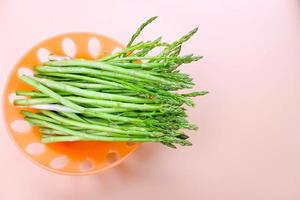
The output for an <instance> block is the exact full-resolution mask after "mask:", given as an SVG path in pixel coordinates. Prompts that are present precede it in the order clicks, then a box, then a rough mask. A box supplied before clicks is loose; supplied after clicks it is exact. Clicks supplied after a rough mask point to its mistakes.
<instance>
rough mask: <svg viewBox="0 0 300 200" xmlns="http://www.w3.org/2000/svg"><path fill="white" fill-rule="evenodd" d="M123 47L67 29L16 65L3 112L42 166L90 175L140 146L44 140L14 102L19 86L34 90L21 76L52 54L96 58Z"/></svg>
mask: <svg viewBox="0 0 300 200" xmlns="http://www.w3.org/2000/svg"><path fill="white" fill-rule="evenodd" d="M120 48H122V45H121V44H120V43H119V42H116V41H115V40H112V39H110V38H108V37H105V36H103V35H98V34H94V33H67V34H62V35H58V36H55V37H52V38H49V39H47V40H45V41H43V42H41V43H39V44H38V45H36V46H34V47H33V48H32V49H30V50H29V51H28V52H27V53H26V54H25V55H24V56H23V57H22V58H21V59H20V60H19V62H18V63H17V64H16V65H15V66H14V68H13V70H12V72H11V74H10V75H9V77H8V81H7V84H6V87H5V89H4V96H3V98H4V99H3V102H4V105H3V115H4V120H5V124H6V125H7V129H8V132H9V134H10V136H11V138H12V139H13V141H14V142H15V144H16V145H17V146H18V147H19V149H20V150H21V151H22V152H23V153H24V154H25V155H26V156H27V157H28V158H30V159H31V160H32V161H34V162H35V163H37V164H38V165H39V166H41V167H43V168H45V169H47V170H50V171H52V172H56V173H60V174H66V175H87V174H93V173H96V172H99V171H102V170H104V169H108V168H111V167H113V166H115V165H117V164H118V163H120V162H121V161H123V160H124V159H125V158H126V157H127V156H128V155H129V154H130V153H132V152H133V151H134V150H135V149H136V148H137V147H138V144H136V143H128V142H62V143H52V144H42V143H41V142H40V137H41V136H40V134H39V132H38V129H37V128H36V127H31V126H30V125H29V124H28V123H27V122H26V121H24V120H23V117H22V116H21V114H20V111H21V110H22V109H24V108H20V107H16V106H14V105H13V100H14V99H15V98H20V97H18V96H16V95H15V91H17V90H30V89H32V88H31V87H30V86H28V85H26V84H25V83H23V82H22V81H20V80H19V76H20V75H22V74H31V73H33V67H34V66H36V65H40V64H41V63H42V62H44V61H46V60H47V58H48V56H49V54H50V53H52V54H55V55H62V56H63V55H66V56H71V57H76V58H85V59H95V58H98V57H102V56H105V55H108V54H111V53H112V52H113V51H114V50H116V49H120Z"/></svg>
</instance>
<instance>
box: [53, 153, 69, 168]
mask: <svg viewBox="0 0 300 200" xmlns="http://www.w3.org/2000/svg"><path fill="white" fill-rule="evenodd" d="M67 162H68V158H67V156H58V157H56V158H54V159H53V160H52V161H51V163H50V165H51V167H52V168H53V169H61V168H63V167H64V166H66V164H67Z"/></svg>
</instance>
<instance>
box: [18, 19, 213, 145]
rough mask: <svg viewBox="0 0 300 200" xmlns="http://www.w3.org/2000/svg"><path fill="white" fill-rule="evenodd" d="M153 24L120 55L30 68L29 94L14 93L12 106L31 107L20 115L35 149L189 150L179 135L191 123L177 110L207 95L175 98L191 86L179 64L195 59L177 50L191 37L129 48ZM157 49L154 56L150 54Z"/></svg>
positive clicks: (184, 139) (158, 40)
mask: <svg viewBox="0 0 300 200" xmlns="http://www.w3.org/2000/svg"><path fill="white" fill-rule="evenodd" d="M156 18H157V17H152V18H150V19H148V20H147V21H146V22H144V23H143V24H142V25H141V26H140V27H139V28H138V29H137V31H136V32H135V33H134V34H133V36H132V37H131V39H130V41H129V42H128V44H127V46H126V48H124V49H123V50H121V51H120V52H117V53H114V54H112V55H109V56H106V57H103V58H101V59H99V60H86V59H65V60H63V59H58V60H55V57H53V58H52V59H51V61H49V62H45V63H43V65H41V66H36V67H35V75H34V76H33V77H29V76H26V75H22V76H21V77H20V79H21V80H22V81H24V82H25V83H27V84H28V85H30V86H31V87H33V89H34V90H32V91H16V94H17V95H22V96H26V97H27V98H26V99H17V100H15V101H14V104H15V105H16V106H28V107H31V108H38V109H37V110H38V112H34V113H33V112H29V111H22V114H23V115H24V117H25V119H26V120H27V121H28V122H30V123H31V124H32V125H34V126H38V127H39V130H40V133H41V134H42V142H44V143H52V142H71V141H110V142H114V141H118V142H120V141H133V142H160V143H162V144H164V145H166V146H168V147H172V148H175V147H176V146H175V145H176V144H179V145H182V146H189V145H191V143H190V142H189V141H188V140H187V139H188V138H189V137H188V136H187V135H185V134H184V132H183V129H190V130H196V129H197V126H196V125H194V124H190V123H189V122H188V120H187V113H186V110H185V108H184V105H187V106H194V102H193V100H192V98H193V97H197V96H203V95H205V94H207V93H208V91H205V90H204V91H192V92H188V93H182V92H180V91H178V90H180V89H191V88H193V87H194V85H195V83H194V82H193V80H192V78H191V77H190V76H189V75H188V74H184V73H181V72H180V71H179V70H178V69H177V68H178V67H179V66H180V65H183V64H187V63H191V62H194V61H197V60H199V59H201V58H202V57H201V56H196V55H193V54H188V55H183V56H182V55H180V52H181V48H182V46H183V44H184V42H186V41H187V40H189V39H190V38H191V37H192V36H193V35H194V34H195V33H196V32H197V30H198V28H195V29H193V30H191V31H190V32H188V33H187V34H186V35H184V36H182V37H180V38H179V39H178V40H176V41H174V42H171V43H166V42H163V41H162V37H158V38H156V39H154V40H153V41H151V40H150V41H145V42H144V41H141V42H137V43H135V41H136V40H137V38H138V36H139V35H140V34H141V32H142V30H143V29H144V28H145V27H146V26H147V25H149V24H150V23H151V22H152V21H154V20H155V19H156ZM158 48H161V49H162V50H161V51H160V52H159V53H157V54H156V55H153V54H152V55H151V56H149V54H151V53H152V51H153V50H156V49H158Z"/></svg>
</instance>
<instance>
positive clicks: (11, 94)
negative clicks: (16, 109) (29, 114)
mask: <svg viewBox="0 0 300 200" xmlns="http://www.w3.org/2000/svg"><path fill="white" fill-rule="evenodd" d="M16 99H26V97H25V96H19V95H16V93H10V94H9V95H8V101H9V102H10V103H11V104H13V103H14V100H16Z"/></svg>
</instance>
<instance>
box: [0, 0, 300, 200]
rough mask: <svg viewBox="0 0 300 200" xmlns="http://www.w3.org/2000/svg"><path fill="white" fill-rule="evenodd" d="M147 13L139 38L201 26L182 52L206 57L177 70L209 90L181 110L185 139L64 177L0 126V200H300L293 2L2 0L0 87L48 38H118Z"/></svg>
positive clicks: (298, 64) (296, 5) (299, 38)
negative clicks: (188, 124)
mask: <svg viewBox="0 0 300 200" xmlns="http://www.w3.org/2000/svg"><path fill="white" fill-rule="evenodd" d="M79 2H84V3H79ZM153 15H159V17H160V18H159V19H158V20H157V22H156V23H155V24H153V25H152V27H149V28H148V29H147V31H146V32H145V33H144V35H143V37H144V38H154V37H156V36H159V35H163V36H165V38H167V39H168V40H171V39H176V38H177V37H179V36H180V35H182V34H183V33H185V32H186V31H188V30H190V29H191V28H193V27H195V26H199V33H198V34H197V35H196V36H195V37H194V38H193V39H192V41H191V42H189V43H188V44H187V45H186V48H185V51H186V52H195V53H198V54H201V55H204V56H205V59H204V60H202V61H200V62H198V63H195V64H191V65H189V66H186V68H185V71H186V72H188V73H191V74H192V76H193V77H194V78H195V80H196V82H197V83H198V89H208V90H210V91H211V93H210V95H208V96H206V97H203V98H199V99H198V100H197V104H198V106H197V107H196V108H195V109H194V110H191V111H190V116H191V120H192V121H194V122H196V123H197V124H199V126H200V130H199V131H198V133H197V134H194V135H193V136H192V141H193V144H194V145H193V146H192V147H189V148H179V149H178V150H172V149H168V148H165V147H163V146H162V145H159V144H145V145H143V146H142V147H141V148H140V149H139V150H138V151H137V152H135V153H134V154H133V155H132V156H130V158H128V159H127V160H126V161H125V162H124V163H122V164H121V165H119V166H117V167H115V168H114V169H111V170H109V171H105V172H103V173H99V174H97V175H93V176H86V177H69V176H61V175H57V174H53V173H50V172H48V171H45V170H43V169H41V168H39V167H37V166H35V165H34V164H33V163H32V162H30V161H28V160H27V159H26V158H25V157H24V156H23V155H22V154H20V152H19V151H18V150H17V149H16V147H15V146H14V145H13V143H12V142H11V140H10V139H9V137H8V135H7V132H6V130H5V128H4V126H3V124H1V130H2V131H1V132H0V163H1V164H0V199H1V200H8V199H9V200H18V199H22V200H57V199H70V200H80V199H89V200H90V199H91V200H94V199H95V200H96V199H97V200H98V199H108V200H116V199H123V200H125V199H145V200H150V199H173V200H181V199H192V200H194V199H204V200H283V199H284V200H299V199H300V159H299V155H300V126H299V124H300V123H299V122H300V116H299V113H300V103H299V102H300V90H299V86H300V20H299V19H300V18H299V17H300V2H299V1H298V0H289V1H288V0H264V1H261V0H252V1H249V0H247V1H246V0H239V1H233V0H231V1H230V0H209V1H208V0H185V1H180V0H172V1H170V0H168V1H166V0H165V1H163V0H151V1H150V0H148V1H141V0H131V1H117V0H110V1H100V0H94V1H91V0H84V1H74V0H72V1H58V0H51V1H34V0H26V1H25V0H0V26H1V30H0V36H1V37H0V70H1V73H0V81H1V90H2V89H3V84H4V81H5V79H6V77H7V73H9V71H10V69H11V67H12V66H13V65H14V64H15V63H16V61H17V60H18V59H19V58H20V57H21V56H22V55H23V54H24V53H25V52H26V51H27V50H28V49H29V48H30V47H31V46H33V45H34V44H36V43H38V42H39V41H41V40H43V39H45V38H47V37H50V36H53V35H56V34H60V33H64V32H72V31H90V32H96V33H101V34H104V35H107V36H110V37H112V38H115V39H117V40H118V41H123V42H124V41H127V40H128V38H129V37H130V35H131V33H132V32H133V31H134V30H135V28H136V27H137V25H139V24H140V23H141V22H142V21H143V20H144V19H146V18H148V17H150V16H153ZM1 117H2V116H1ZM1 122H2V120H1Z"/></svg>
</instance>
